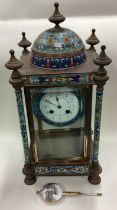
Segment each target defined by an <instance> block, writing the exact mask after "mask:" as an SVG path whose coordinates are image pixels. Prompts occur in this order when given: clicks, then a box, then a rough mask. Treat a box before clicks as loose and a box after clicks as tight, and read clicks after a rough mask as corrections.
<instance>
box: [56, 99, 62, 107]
mask: <svg viewBox="0 0 117 210" xmlns="http://www.w3.org/2000/svg"><path fill="white" fill-rule="evenodd" d="M56 101H57V102H58V109H61V105H60V104H59V98H58V97H57V96H56Z"/></svg>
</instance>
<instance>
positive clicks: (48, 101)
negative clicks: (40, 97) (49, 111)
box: [44, 100, 58, 107]
mask: <svg viewBox="0 0 117 210" xmlns="http://www.w3.org/2000/svg"><path fill="white" fill-rule="evenodd" d="M44 101H45V102H47V103H49V104H52V105H54V106H56V107H58V106H57V105H56V104H54V103H52V102H51V101H48V100H44Z"/></svg>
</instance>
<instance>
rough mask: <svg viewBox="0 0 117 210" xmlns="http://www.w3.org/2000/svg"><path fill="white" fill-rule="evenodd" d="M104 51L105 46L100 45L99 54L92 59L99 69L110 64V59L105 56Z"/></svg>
mask: <svg viewBox="0 0 117 210" xmlns="http://www.w3.org/2000/svg"><path fill="white" fill-rule="evenodd" d="M105 50H106V46H105V45H102V46H101V53H100V54H99V55H98V56H97V57H96V58H95V59H94V63H95V64H96V65H98V66H100V67H103V66H107V65H109V64H110V63H111V62H112V60H111V58H109V57H108V56H107V55H106V53H105Z"/></svg>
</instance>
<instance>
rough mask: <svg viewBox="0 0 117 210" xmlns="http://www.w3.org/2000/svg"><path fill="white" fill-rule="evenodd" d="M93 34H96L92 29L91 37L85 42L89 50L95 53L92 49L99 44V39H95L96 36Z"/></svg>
mask: <svg viewBox="0 0 117 210" xmlns="http://www.w3.org/2000/svg"><path fill="white" fill-rule="evenodd" d="M95 32H96V30H95V29H94V28H93V29H92V34H91V36H90V37H89V38H88V39H87V40H86V43H87V44H89V45H91V46H90V48H89V50H94V51H96V50H95V48H94V45H96V44H98V43H99V42H100V41H99V39H98V38H97V36H96V35H95Z"/></svg>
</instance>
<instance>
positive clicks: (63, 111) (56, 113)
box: [40, 88, 80, 124]
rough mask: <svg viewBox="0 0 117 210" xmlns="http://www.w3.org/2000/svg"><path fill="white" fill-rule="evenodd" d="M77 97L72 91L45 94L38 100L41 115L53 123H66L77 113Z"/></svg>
mask: <svg viewBox="0 0 117 210" xmlns="http://www.w3.org/2000/svg"><path fill="white" fill-rule="evenodd" d="M79 109H80V104H79V100H78V97H77V96H76V95H75V94H74V93H73V92H72V91H63V88H59V91H56V89H55V91H53V92H48V93H45V94H44V95H43V96H42V97H41V99H40V111H41V113H42V115H43V116H44V117H45V118H46V119H48V120H49V121H50V122H53V123H55V124H56V123H67V122H69V121H72V120H73V119H74V118H75V117H76V116H77V115H78V113H79Z"/></svg>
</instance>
